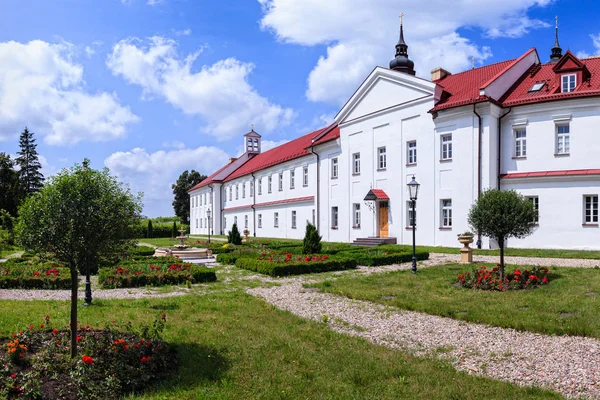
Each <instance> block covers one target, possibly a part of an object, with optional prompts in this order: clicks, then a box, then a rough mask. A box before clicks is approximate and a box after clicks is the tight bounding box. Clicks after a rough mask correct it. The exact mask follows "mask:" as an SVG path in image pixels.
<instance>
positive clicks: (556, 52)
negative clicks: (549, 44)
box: [550, 15, 562, 63]
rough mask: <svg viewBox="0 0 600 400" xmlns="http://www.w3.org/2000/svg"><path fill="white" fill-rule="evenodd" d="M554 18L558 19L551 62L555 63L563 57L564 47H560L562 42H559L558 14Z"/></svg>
mask: <svg viewBox="0 0 600 400" xmlns="http://www.w3.org/2000/svg"><path fill="white" fill-rule="evenodd" d="M554 20H555V21H556V28H555V31H556V32H555V38H554V47H553V48H552V53H551V55H550V62H553V63H555V62H557V61H558V60H560V59H561V58H562V49H561V48H560V44H558V15H557V16H556V17H554Z"/></svg>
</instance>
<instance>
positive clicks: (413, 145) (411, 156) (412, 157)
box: [406, 140, 417, 165]
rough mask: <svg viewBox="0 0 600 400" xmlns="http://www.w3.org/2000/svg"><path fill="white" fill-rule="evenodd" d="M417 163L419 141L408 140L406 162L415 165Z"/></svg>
mask: <svg viewBox="0 0 600 400" xmlns="http://www.w3.org/2000/svg"><path fill="white" fill-rule="evenodd" d="M416 163H417V141H416V140H411V141H409V142H406V164H407V165H415V164H416Z"/></svg>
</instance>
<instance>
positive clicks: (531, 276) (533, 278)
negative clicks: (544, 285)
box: [529, 275, 538, 281]
mask: <svg viewBox="0 0 600 400" xmlns="http://www.w3.org/2000/svg"><path fill="white" fill-rule="evenodd" d="M529 279H531V280H532V281H537V280H538V277H537V276H535V275H529Z"/></svg>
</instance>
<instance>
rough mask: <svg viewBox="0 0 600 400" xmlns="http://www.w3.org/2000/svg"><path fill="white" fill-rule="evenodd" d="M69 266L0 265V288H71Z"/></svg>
mask: <svg viewBox="0 0 600 400" xmlns="http://www.w3.org/2000/svg"><path fill="white" fill-rule="evenodd" d="M70 288H71V271H70V270H69V268H62V267H53V266H52V265H49V266H44V267H41V266H30V265H24V264H8V265H7V264H3V265H0V289H51V290H55V289H70Z"/></svg>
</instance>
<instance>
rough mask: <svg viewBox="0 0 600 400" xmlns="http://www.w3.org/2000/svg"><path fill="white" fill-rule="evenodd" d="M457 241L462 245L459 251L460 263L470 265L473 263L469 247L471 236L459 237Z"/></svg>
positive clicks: (471, 251)
mask: <svg viewBox="0 0 600 400" xmlns="http://www.w3.org/2000/svg"><path fill="white" fill-rule="evenodd" d="M458 241H459V242H460V243H462V244H463V245H464V247H463V248H461V249H460V263H461V264H471V263H472V262H473V249H471V248H470V247H469V245H470V244H471V243H473V236H471V235H460V236H459V237H458Z"/></svg>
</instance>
